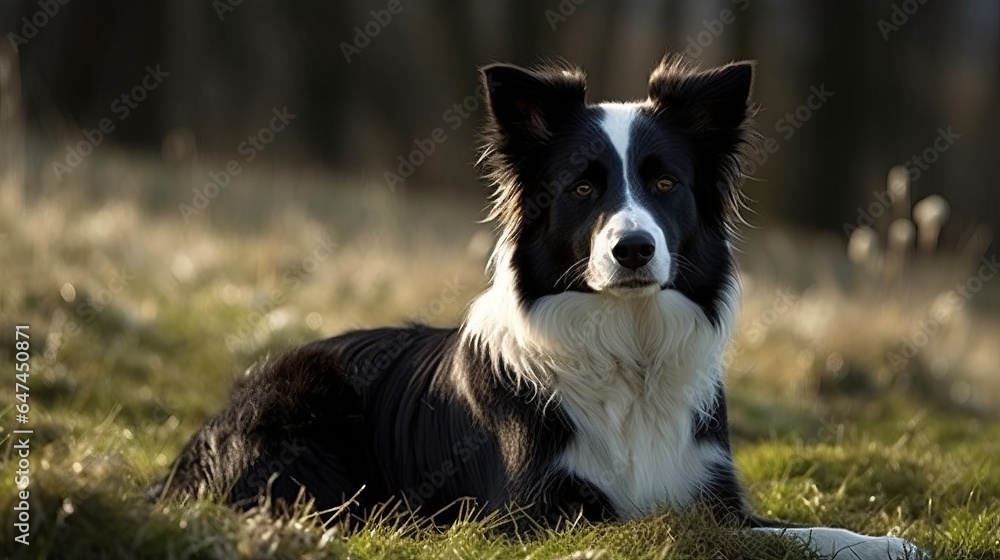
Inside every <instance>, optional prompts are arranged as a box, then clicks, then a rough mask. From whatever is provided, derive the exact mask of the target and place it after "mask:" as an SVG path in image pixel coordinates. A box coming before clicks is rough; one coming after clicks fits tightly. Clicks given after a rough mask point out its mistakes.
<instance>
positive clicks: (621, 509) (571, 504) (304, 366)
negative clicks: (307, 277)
mask: <svg viewBox="0 0 1000 560" xmlns="http://www.w3.org/2000/svg"><path fill="white" fill-rule="evenodd" d="M753 73H754V66H753V64H752V63H749V62H739V63H734V64H729V65H727V66H724V67H721V68H714V69H711V70H707V71H700V70H698V69H696V68H692V67H689V66H687V65H685V64H683V63H682V62H680V61H679V60H677V59H673V58H670V57H668V58H666V59H664V60H663V62H661V63H660V65H659V66H657V67H656V68H655V69H654V70H653V72H652V75H651V76H650V79H649V96H648V98H647V99H646V100H644V101H639V102H634V103H601V104H597V105H593V104H588V103H587V101H586V96H585V91H586V82H585V79H584V75H583V74H582V73H581V72H580V71H579V70H576V69H573V68H568V67H564V68H540V69H535V70H528V69H524V68H520V67H517V66H512V65H506V64H493V65H490V66H487V67H485V68H483V69H482V71H481V79H482V82H483V86H484V88H483V89H484V91H485V97H486V106H487V108H488V113H489V114H488V123H487V130H486V132H485V137H484V140H485V141H484V146H483V152H482V159H481V160H480V163H481V164H482V165H483V167H484V168H485V172H486V173H485V174H486V176H487V178H488V179H489V180H490V182H491V183H492V184H493V185H494V186H495V188H496V190H495V193H494V196H493V200H492V205H491V216H490V217H491V218H492V219H493V220H494V221H495V222H496V224H497V228H498V231H499V240H498V242H497V245H496V248H495V250H494V252H493V254H492V257H491V260H490V265H489V267H490V272H491V275H492V282H491V285H490V287H489V288H488V289H487V290H486V292H485V293H483V294H482V295H480V296H479V297H478V298H477V299H476V300H475V301H474V302H473V303H472V305H471V308H470V309H469V311H468V315H467V317H466V319H465V321H464V322H463V323H462V325H461V326H460V327H458V328H454V329H438V328H431V327H427V326H422V325H412V326H408V327H404V328H383V329H376V330H361V331H354V332H349V333H346V334H342V335H340V336H336V337H333V338H329V339H326V340H321V341H318V342H313V343H311V344H308V345H306V346H303V347H301V348H298V349H295V350H292V351H290V352H288V353H286V354H284V355H281V356H278V357H276V358H273V359H268V360H265V361H264V362H262V363H259V364H257V365H255V366H253V367H251V368H250V370H249V371H248V372H247V375H246V376H245V378H244V379H243V380H242V381H241V382H240V383H239V384H238V386H237V387H236V388H235V390H234V392H233V395H232V400H231V402H230V403H229V405H228V407H226V408H225V409H224V410H223V411H222V412H220V413H219V414H218V415H216V416H215V417H213V418H212V419H210V420H209V421H208V423H206V424H205V426H204V427H203V428H201V430H200V431H198V432H197V433H196V434H195V435H194V437H193V438H192V439H191V441H190V442H189V443H188V444H187V446H186V447H185V448H184V450H183V451H182V453H181V455H180V457H179V458H178V459H177V461H176V462H175V464H174V466H173V468H172V471H171V473H170V475H169V476H168V477H167V479H166V480H165V481H164V483H163V485H162V488H161V489H160V492H161V493H166V494H175V495H181V496H189V497H199V496H206V495H207V496H220V497H222V498H224V499H225V500H226V501H228V502H229V503H232V504H234V505H240V504H243V505H247V504H250V505H253V504H256V503H258V501H259V500H260V499H262V498H265V497H266V498H267V499H269V500H270V503H271V504H272V506H273V507H278V508H281V507H287V506H288V504H291V503H293V502H295V501H296V500H297V499H299V498H300V493H301V494H304V496H305V497H306V498H308V499H310V500H313V501H314V503H315V506H316V508H317V509H318V510H321V511H338V512H343V511H345V508H346V506H345V507H344V508H342V507H340V506H341V505H342V504H345V503H350V504H352V505H351V509H352V510H353V511H366V510H370V509H371V508H372V507H374V506H376V505H377V504H379V503H384V502H387V501H392V500H394V499H398V500H404V501H405V502H406V503H407V505H408V506H409V507H411V508H415V509H416V510H418V511H419V512H421V513H424V514H427V515H433V518H434V520H435V521H438V522H445V523H447V522H449V521H451V520H453V519H454V518H455V516H456V515H457V513H458V509H460V508H459V507H458V506H457V505H456V504H457V502H458V501H459V500H460V499H462V498H472V499H474V500H475V503H476V504H478V506H477V507H478V508H479V511H482V512H489V511H495V510H501V509H506V508H509V507H518V508H522V510H523V511H525V512H526V514H527V515H526V517H527V518H528V519H530V520H531V521H532V522H541V523H544V524H549V525H554V524H557V523H558V522H559V521H560V520H564V519H568V518H569V519H572V518H575V517H577V516H579V515H582V516H583V517H584V518H586V519H590V520H625V519H632V518H636V517H640V516H646V515H650V514H653V513H654V512H656V511H657V510H658V509H659V508H663V507H669V508H674V509H683V508H687V507H689V506H692V505H694V504H699V503H700V504H704V505H705V506H707V507H708V508H710V510H711V511H712V512H713V513H714V514H715V515H716V517H717V518H718V519H719V521H720V522H724V523H736V524H738V525H740V526H744V527H747V528H751V529H756V530H769V531H776V532H780V533H782V534H784V535H787V536H789V537H792V538H798V539H800V540H802V541H804V542H806V543H809V545H810V546H811V548H813V549H814V550H815V551H816V552H818V553H819V554H821V555H831V556H835V557H837V558H848V557H849V558H854V559H856V558H865V559H875V558H879V559H885V558H904V557H914V556H915V555H916V554H917V553H918V551H917V549H916V548H915V547H913V545H911V544H909V543H908V542H906V541H904V540H902V539H899V538H893V537H867V536H863V535H859V534H856V533H852V532H850V531H846V530H842V529H831V528H801V527H791V526H789V525H787V524H784V523H781V522H776V521H770V520H766V519H762V518H760V517H757V516H756V515H754V514H753V513H752V512H751V510H750V509H749V508H748V506H747V505H746V503H745V501H744V497H743V493H742V490H741V487H740V484H739V482H738V479H737V475H736V472H735V470H734V466H733V458H732V452H731V450H730V445H729V437H728V433H727V430H728V427H727V418H726V395H725V392H724V385H723V365H722V364H723V350H724V347H725V346H726V343H727V341H728V340H729V338H730V335H731V332H732V329H733V325H734V323H735V315H736V311H737V306H738V302H739V289H738V282H737V273H736V268H735V264H734V258H733V250H732V247H731V245H732V243H733V242H734V240H735V239H734V238H735V235H736V226H737V225H738V224H739V223H740V218H739V210H740V208H741V205H742V195H741V194H740V190H739V189H740V182H741V179H742V173H741V170H742V168H743V166H744V162H745V161H746V158H747V157H748V154H749V151H750V150H752V149H753V145H754V141H755V139H756V138H757V136H756V135H755V133H754V132H753V128H752V117H753V113H754V105H753V104H752V103H751V102H750V91H751V83H752V81H753ZM282 504H284V505H282Z"/></svg>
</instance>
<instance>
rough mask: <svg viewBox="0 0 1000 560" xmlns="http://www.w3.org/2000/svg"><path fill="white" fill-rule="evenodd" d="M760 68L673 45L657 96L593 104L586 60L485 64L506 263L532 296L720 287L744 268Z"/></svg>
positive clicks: (652, 88) (523, 292)
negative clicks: (735, 246) (746, 178)
mask: <svg viewBox="0 0 1000 560" xmlns="http://www.w3.org/2000/svg"><path fill="white" fill-rule="evenodd" d="M753 70H754V68H753V64H752V63H749V62H739V63H734V64H729V65H727V66H723V67H721V68H714V69H710V70H706V71H700V70H697V69H693V68H690V67H688V66H686V65H684V64H683V63H681V62H680V61H678V60H676V59H670V58H667V59H664V61H663V62H662V63H660V65H659V66H657V67H656V68H655V69H654V70H653V72H652V74H651V76H650V78H649V89H648V98H647V99H646V100H644V101H639V102H635V103H601V104H596V105H590V104H588V103H587V101H586V95H585V93H586V80H585V78H584V75H583V74H582V72H580V71H579V70H576V69H572V68H545V69H535V70H528V69H524V68H520V67H517V66H512V65H507V64H494V65H490V66H487V67H485V68H483V69H482V80H483V85H484V90H485V91H486V97H487V106H488V109H489V120H488V124H487V130H486V133H485V145H484V154H483V161H484V162H485V168H486V173H487V176H488V178H489V180H491V181H492V182H493V183H494V185H495V186H496V192H495V194H494V200H493V206H492V215H491V217H492V218H493V219H495V220H496V221H497V222H498V223H499V227H500V229H501V233H502V235H501V241H500V244H499V245H498V253H497V254H495V255H494V257H495V259H496V261H497V262H495V263H494V264H495V265H496V266H504V267H508V268H509V269H510V271H511V272H512V273H513V277H514V283H515V286H514V289H516V290H517V292H518V296H519V297H520V298H521V300H522V301H524V302H526V303H530V302H531V301H533V300H535V299H537V298H539V297H542V296H545V295H551V294H555V293H559V292H563V291H569V290H573V291H583V292H605V293H610V294H615V295H618V296H622V297H633V296H642V295H650V294H653V293H656V292H659V291H660V290H664V289H678V290H681V291H684V292H688V293H690V294H691V295H692V299H695V298H696V297H700V298H701V299H706V298H708V299H711V298H713V297H717V296H718V293H717V292H718V289H721V287H722V286H721V284H724V283H727V282H731V279H732V278H731V277H732V263H731V255H730V251H729V246H728V241H729V240H730V237H731V236H732V235H733V233H734V226H735V225H736V223H737V221H738V220H739V215H738V211H739V208H740V205H741V204H740V203H741V200H742V198H741V195H740V191H739V183H740V180H741V170H740V168H741V163H742V162H743V161H744V158H745V157H746V154H747V152H748V149H749V143H750V142H751V140H752V139H753V138H754V133H753V132H752V130H751V126H750V119H751V116H752V115H751V113H752V111H753V108H752V106H751V104H750V102H749V95H750V89H751V83H752V81H753ZM501 260H503V261H505V262H499V261H501ZM713 284H719V286H713ZM706 290H707V292H706ZM699 292H705V293H699ZM696 301H697V300H696ZM698 303H701V302H698Z"/></svg>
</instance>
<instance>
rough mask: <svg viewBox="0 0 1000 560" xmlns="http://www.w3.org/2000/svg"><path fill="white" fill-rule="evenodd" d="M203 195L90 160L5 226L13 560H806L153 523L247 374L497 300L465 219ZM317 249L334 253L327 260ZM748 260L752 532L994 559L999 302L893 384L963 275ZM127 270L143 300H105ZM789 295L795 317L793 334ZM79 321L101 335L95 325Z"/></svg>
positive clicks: (632, 543)
mask: <svg viewBox="0 0 1000 560" xmlns="http://www.w3.org/2000/svg"><path fill="white" fill-rule="evenodd" d="M108 159H109V160H110V159H111V158H110V157H109V158H108ZM207 169H208V168H205V169H204V171H205V173H207ZM43 176H44V174H43ZM203 176H204V173H199V172H198V171H197V170H196V172H194V173H192V172H191V171H190V170H188V171H186V172H184V173H182V172H180V171H177V170H173V169H167V168H162V167H160V166H158V165H155V164H153V163H150V162H145V161H142V160H138V159H129V160H126V161H125V163H122V162H120V161H110V162H109V163H107V164H102V163H101V160H98V159H96V157H95V158H94V161H93V162H89V161H88V162H87V164H86V165H85V166H83V167H81V168H80V169H77V170H76V171H74V174H73V175H72V176H71V182H70V183H67V184H66V185H58V184H56V185H49V184H46V183H45V182H44V180H39V183H38V184H32V185H31V187H30V189H29V190H28V193H27V195H26V197H25V198H26V200H23V201H22V200H20V199H19V197H14V199H13V200H15V202H16V204H13V203H12V204H7V205H4V206H3V208H2V211H0V234H2V237H0V262H2V263H3V264H2V267H0V269H2V270H0V329H2V333H0V344H2V346H0V357H2V371H4V372H11V371H12V369H13V368H12V363H13V353H12V350H13V347H14V340H13V325H15V324H29V325H31V330H30V332H31V345H32V346H31V348H32V349H31V352H32V355H33V359H32V362H31V365H32V376H31V379H30V386H31V392H30V395H31V396H30V403H31V406H32V408H31V412H30V423H29V426H30V427H31V428H33V429H34V432H35V433H34V435H33V439H32V454H31V461H32V463H31V485H30V487H29V490H30V499H29V502H30V505H31V524H32V528H31V537H30V539H31V545H30V546H29V547H23V546H21V545H15V544H14V542H13V538H14V534H15V533H14V528H13V523H14V510H13V507H14V505H15V503H16V501H17V498H16V492H17V489H16V488H15V486H14V477H13V472H14V470H15V469H16V466H15V465H16V459H17V457H16V454H15V450H14V448H13V444H14V443H15V441H14V438H13V437H12V436H11V433H10V430H11V429H12V428H15V427H18V426H17V425H16V424H15V419H14V415H15V409H14V408H13V406H14V404H15V401H14V400H13V390H12V386H13V382H11V383H10V384H9V385H10V387H9V388H7V389H4V390H3V391H0V426H2V430H3V431H2V432H0V434H2V438H3V439H2V440H0V441H2V444H3V445H2V447H0V474H2V476H0V527H2V530H0V534H2V540H0V557H17V558H88V559H89V558H364V559H369V558H372V559H374V558H393V559H395V558H498V559H500V558H532V559H545V558H553V559H554V558H567V559H569V558H579V559H584V558H602V559H617V558H651V559H652V558H658V559H660V558H662V559H667V560H675V559H687V558H692V559H694V558H699V559H700V558H726V559H728V558H753V559H777V558H788V559H798V558H809V555H808V553H807V552H806V551H804V550H802V549H800V548H798V547H796V546H795V545H794V544H793V543H791V542H786V541H783V540H781V539H776V538H773V537H769V536H766V535H748V534H746V533H738V532H734V531H732V530H729V529H727V528H720V527H718V526H715V525H714V524H713V523H712V522H710V521H709V520H708V519H707V518H706V516H705V515H704V513H703V512H700V511H691V512H685V513H683V514H679V515H678V514H673V513H669V512H664V513H663V514H662V515H661V516H659V517H656V518H652V519H644V520H639V521H633V522H629V523H624V524H602V525H592V524H587V523H584V522H578V523H576V524H570V526H567V527H563V528H560V529H558V530H555V531H543V532H541V533H539V534H536V535H534V536H530V537H529V536H524V537H522V538H513V537H509V536H498V535H496V534H495V533H494V532H492V531H490V527H491V526H493V525H495V524H496V523H497V521H498V520H497V519H487V520H485V521H473V520H468V521H466V522H463V523H459V524H456V525H454V526H452V527H449V528H430V527H426V526H423V525H422V524H421V523H420V522H419V521H418V520H414V519H410V518H408V517H407V516H404V515H401V514H399V513H398V512H393V511H386V512H383V514H382V515H381V517H380V518H378V519H374V520H370V521H368V522H367V523H365V524H364V525H363V526H361V527H360V528H359V529H358V530H356V531H354V532H351V533H345V532H344V530H343V529H344V528H343V527H341V526H333V527H326V528H324V527H321V526H319V525H318V524H317V522H316V520H315V517H314V516H313V515H311V512H310V510H309V509H308V507H307V506H305V505H303V506H302V507H301V508H299V511H298V513H297V514H296V516H295V518H294V519H291V520H284V521H282V520H274V519H271V518H269V517H268V516H266V515H264V514H262V513H260V512H250V513H243V514H239V513H235V512H233V511H231V510H229V509H227V508H224V507H221V506H218V505H216V504H212V503H208V502H201V503H195V504H176V503H165V504H163V503H161V504H156V503H152V502H150V501H149V500H147V499H146V497H145V491H146V489H147V488H148V486H149V485H150V484H151V483H152V482H153V481H154V480H156V479H157V478H158V477H160V476H162V475H163V474H164V473H165V472H166V469H167V467H168V465H169V463H170V461H171V460H172V459H173V458H174V456H175V455H176V453H177V452H178V450H179V448H180V446H181V445H182V444H183V442H184V441H185V439H186V438H187V437H188V436H190V434H191V433H192V432H193V431H194V430H195V429H196V428H197V427H198V426H199V425H200V423H201V422H203V421H204V420H205V419H206V418H207V417H208V416H209V415H210V414H211V413H212V412H213V411H215V410H217V409H218V408H219V407H221V406H222V405H223V403H224V402H225V400H226V398H227V393H228V387H229V385H230V384H231V382H232V380H233V379H234V377H235V376H236V375H238V372H240V371H242V370H243V369H244V368H245V367H246V366H247V365H249V364H250V363H251V362H252V361H253V360H254V359H256V358H258V357H260V356H262V355H263V354H266V353H267V352H270V351H274V350H276V349H279V348H282V347H285V346H287V345H290V344H295V343H299V342H303V341H307V340H311V339H314V338H317V337H320V336H325V335H329V334H333V333H336V332H338V331H340V330H342V329H344V328H348V327H353V326H375V325H380V324H393V323H396V324H398V323H400V322H402V321H405V320H408V319H418V320H423V321H428V322H431V323H434V324H440V325H447V324H453V323H454V322H455V321H457V320H458V319H459V317H460V316H461V313H462V311H463V309H464V307H465V305H466V304H467V303H468V301H469V300H470V299H471V298H472V297H474V296H475V294H476V293H477V292H478V291H479V290H480V289H481V288H482V286H483V274H482V271H483V266H484V264H485V258H486V254H487V251H488V249H489V244H490V237H489V231H490V230H489V227H488V226H485V225H482V224H477V223H475V219H476V218H478V217H481V214H480V213H479V212H478V211H479V210H480V208H481V204H479V203H478V202H477V201H476V200H475V198H474V197H470V200H471V202H464V201H454V200H445V199H444V198H443V197H440V196H437V195H426V196H420V197H418V196H415V195H414V194H412V193H406V192H401V193H389V192H388V191H386V190H385V189H384V188H381V187H379V186H377V185H374V186H369V187H366V188H361V187H360V186H359V185H356V184H352V183H351V182H345V181H344V180H342V179H338V178H336V177H328V176H324V175H321V174H313V173H308V172H301V173H297V174H294V175H292V174H287V175H279V176H267V175H264V174H263V173H261V174H259V175H253V174H250V173H247V174H245V175H243V176H241V177H240V178H239V181H238V182H237V183H234V185H233V186H231V187H230V189H229V190H227V191H225V192H224V194H223V195H220V197H219V198H218V199H216V200H214V201H213V202H212V204H211V205H210V206H209V208H208V209H206V211H205V212H204V213H203V215H202V216H199V217H198V218H197V219H195V220H194V221H193V222H192V223H190V224H185V223H184V222H183V221H182V220H181V219H180V216H179V214H178V213H177V212H176V204H177V203H178V202H181V201H185V202H186V201H187V198H189V195H186V194H185V193H189V192H190V187H189V184H200V183H201V182H203ZM276 184H280V185H282V187H281V190H280V191H278V190H276V187H274V186H273V185H276ZM6 188H8V189H10V188H11V187H10V186H7V187H6ZM8 192H11V191H8ZM15 194H17V193H15ZM55 194H58V196H54V195H55ZM112 195H115V196H112ZM8 200H11V199H8ZM443 224H449V225H448V226H447V228H444V227H443ZM327 236H329V237H330V238H331V239H332V240H333V241H334V242H335V245H336V247H335V249H334V250H333V252H332V255H331V256H329V257H328V258H317V257H316V255H314V254H313V250H314V249H315V248H316V246H317V243H319V242H320V241H322V240H325V239H326V237H327ZM755 237H757V238H758V239H757V240H756V241H755V242H754V243H751V244H750V245H749V246H748V247H747V248H746V251H745V253H746V258H745V261H746V262H745V263H744V266H743V269H744V271H745V275H744V281H745V286H746V289H745V292H746V294H745V300H744V304H743V319H742V323H741V326H740V329H739V334H738V335H737V337H736V340H735V341H734V344H733V345H732V348H731V351H730V356H731V358H732V359H731V361H730V367H729V385H730V394H731V399H732V408H733V410H732V413H731V415H732V418H733V426H734V438H735V439H734V445H735V448H736V454H737V462H738V465H739V467H740V472H741V476H742V478H743V480H744V482H745V483H746V485H747V488H748V491H749V497H750V500H751V501H752V503H753V504H754V505H755V507H756V508H757V509H758V510H759V511H760V512H761V513H762V514H765V515H769V516H774V517H779V518H783V519H787V520H790V521H794V522H798V523H803V524H822V525H832V526H843V527H847V528H850V529H854V530H858V531H861V532H867V533H871V534H894V535H898V536H903V537H906V538H909V539H911V540H913V541H915V542H917V543H919V544H920V545H922V546H924V547H925V548H927V549H928V550H930V551H931V552H932V553H933V554H934V556H935V558H984V559H985V558H996V559H1000V498H998V497H1000V469H998V468H997V465H1000V423H998V422H997V417H996V415H995V413H994V411H995V409H996V405H997V404H998V403H1000V398H998V381H997V380H998V379H1000V377H998V374H1000V349H997V347H996V340H998V339H1000V321H998V319H997V316H996V312H995V309H996V306H995V305H994V302H995V301H996V294H997V290H996V286H987V288H986V289H984V291H983V293H982V294H981V295H980V296H977V300H976V301H974V302H973V304H974V305H969V306H966V307H964V308H962V309H960V310H956V311H954V312H953V314H952V317H951V319H950V320H949V321H948V323H947V324H945V325H944V326H943V327H942V329H941V331H940V332H939V333H937V334H936V335H935V336H934V337H932V339H931V340H930V342H929V343H928V344H927V345H926V346H924V347H923V348H922V349H921V350H920V352H919V353H918V354H917V356H916V357H914V358H913V359H911V360H910V361H909V362H908V363H907V364H906V365H905V367H903V368H902V369H899V370H897V369H894V368H892V367H890V364H889V362H888V360H887V353H888V352H889V351H890V350H892V349H894V348H896V347H898V345H899V344H900V341H901V340H902V339H903V338H904V337H906V336H908V335H909V333H911V332H912V331H913V329H914V325H916V324H918V322H919V320H920V319H921V318H922V317H924V316H926V313H927V312H928V310H929V309H930V306H931V305H933V301H934V298H935V297H936V296H937V295H938V294H940V293H941V292H942V291H944V290H947V289H948V286H949V284H948V283H947V282H946V281H939V280H938V279H937V277H938V276H940V275H941V270H960V269H957V268H956V265H955V262H953V261H949V260H946V259H944V258H943V257H941V258H933V259H926V260H924V261H919V262H915V263H914V266H915V267H923V270H926V273H921V274H919V275H918V277H919V278H921V279H923V280H921V281H920V282H914V283H913V284H912V285H908V286H906V287H905V288H906V289H904V290H895V289H894V290H888V291H886V290H883V289H881V288H880V287H876V288H872V289H867V288H866V286H867V285H862V286H861V287H858V286H857V285H856V280H857V278H858V277H860V275H857V274H855V272H853V271H852V269H851V265H850V264H849V263H847V261H846V259H845V258H844V257H843V255H842V254H841V252H842V249H840V248H839V247H838V246H836V245H835V244H830V245H829V246H827V245H826V244H824V243H823V242H822V241H815V240H808V241H803V242H797V241H795V239H796V237H795V236H790V235H785V234H781V233H780V232H778V233H776V232H767V234H763V233H759V232H758V233H756V234H755ZM310 258H312V259H313V260H312V261H310V260H309V259H310ZM123 267H124V271H125V275H126V276H131V277H132V278H130V279H129V280H128V284H127V286H125V287H124V289H123V290H121V291H120V292H118V293H113V294H111V295H110V296H109V297H108V294H106V293H105V292H104V290H107V289H108V288H109V287H113V286H114V285H115V284H114V283H113V281H112V278H113V277H114V275H115V274H116V273H119V274H121V273H122V270H123ZM307 269H308V270H307ZM959 274H960V275H964V274H965V272H960V273H959ZM289 277H294V278H296V279H297V280H298V281H297V282H290V281H289V280H288V278H289ZM400 278H403V279H405V281H399V280H398V279H400ZM862 279H863V278H862ZM949 281H950V279H949ZM869 283H871V282H869ZM785 289H787V290H790V291H791V292H792V293H794V294H795V299H794V303H793V304H792V305H791V306H790V307H789V308H788V309H782V310H780V311H778V310H777V308H776V307H775V305H774V299H775V294H776V293H778V291H779V290H785ZM275 294H279V295H280V297H275ZM88 297H93V298H97V300H98V301H99V302H102V303H101V307H102V308H101V310H100V311H96V312H94V313H89V312H88V311H86V310H85V311H80V309H79V306H80V305H81V304H82V303H84V302H86V301H87V298H88ZM261 308H262V309H263V313H260V314H259V316H258V315H256V314H255V309H261ZM74 323H75V324H76V328H75V329H74V328H73V327H71V325H72V324H74ZM5 375H8V377H6V379H8V380H10V379H12V377H11V376H10V375H9V374H6V373H5ZM512 515H515V514H513V513H512Z"/></svg>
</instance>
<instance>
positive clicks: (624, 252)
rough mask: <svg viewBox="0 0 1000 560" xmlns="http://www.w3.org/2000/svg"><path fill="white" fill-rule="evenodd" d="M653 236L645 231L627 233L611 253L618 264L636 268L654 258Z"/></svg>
mask: <svg viewBox="0 0 1000 560" xmlns="http://www.w3.org/2000/svg"><path fill="white" fill-rule="evenodd" d="M655 248H656V246H655V245H654V244H653V236H652V235H650V234H648V233H646V232H644V231H633V232H630V233H626V234H625V235H623V236H622V238H621V239H619V240H618V243H616V244H615V246H614V248H613V249H611V254H612V255H614V256H615V260H617V261H618V264H620V265H622V266H624V267H625V268H629V269H632V270H636V269H638V268H639V267H641V266H643V265H645V264H646V263H648V262H649V261H650V260H652V259H653V251H654V250H655Z"/></svg>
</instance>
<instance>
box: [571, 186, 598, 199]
mask: <svg viewBox="0 0 1000 560" xmlns="http://www.w3.org/2000/svg"><path fill="white" fill-rule="evenodd" d="M573 194H575V195H576V196H578V197H580V198H587V197H588V196H590V195H592V194H594V187H593V185H591V184H590V183H580V184H578V185H577V186H575V187H573Z"/></svg>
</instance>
